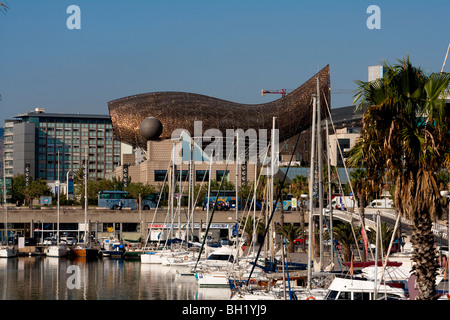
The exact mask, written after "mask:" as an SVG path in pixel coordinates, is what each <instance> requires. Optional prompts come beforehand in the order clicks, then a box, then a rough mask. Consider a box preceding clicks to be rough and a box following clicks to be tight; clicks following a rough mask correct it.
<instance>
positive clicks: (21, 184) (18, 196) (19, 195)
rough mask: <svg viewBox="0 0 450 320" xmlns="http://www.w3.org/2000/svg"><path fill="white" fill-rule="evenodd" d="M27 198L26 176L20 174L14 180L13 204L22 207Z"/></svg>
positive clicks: (12, 190)
mask: <svg viewBox="0 0 450 320" xmlns="http://www.w3.org/2000/svg"><path fill="white" fill-rule="evenodd" d="M25 197H26V196H25V175H24V174H19V175H17V176H15V177H14V178H13V179H12V189H11V202H12V203H16V204H18V205H19V206H21V205H22V204H23V203H24V202H25Z"/></svg>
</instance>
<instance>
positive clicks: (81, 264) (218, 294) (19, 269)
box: [0, 256, 229, 300]
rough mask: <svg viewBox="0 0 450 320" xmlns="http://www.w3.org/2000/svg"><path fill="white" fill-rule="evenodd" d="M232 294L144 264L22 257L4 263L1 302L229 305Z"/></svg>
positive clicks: (0, 277)
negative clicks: (194, 302) (210, 301)
mask: <svg viewBox="0 0 450 320" xmlns="http://www.w3.org/2000/svg"><path fill="white" fill-rule="evenodd" d="M227 298H229V290H228V289H202V288H198V285H197V283H196V280H195V278H194V277H193V276H181V275H180V272H179V271H177V269H175V268H173V267H166V266H161V265H151V264H141V263H140V261H128V260H125V261H124V260H115V259H103V260H102V259H99V260H93V261H90V260H86V259H83V258H76V259H68V258H52V257H42V256H35V257H18V258H13V259H0V299H1V300H195V299H198V300H206V299H227Z"/></svg>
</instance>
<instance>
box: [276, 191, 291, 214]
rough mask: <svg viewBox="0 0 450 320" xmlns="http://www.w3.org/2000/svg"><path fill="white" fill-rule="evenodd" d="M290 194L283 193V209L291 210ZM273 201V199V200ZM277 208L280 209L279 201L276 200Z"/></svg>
mask: <svg viewBox="0 0 450 320" xmlns="http://www.w3.org/2000/svg"><path fill="white" fill-rule="evenodd" d="M292 198H293V196H292V194H285V195H283V210H287V211H290V210H292ZM273 202H275V200H274V201H273ZM276 209H277V210H281V203H280V202H277V208H276Z"/></svg>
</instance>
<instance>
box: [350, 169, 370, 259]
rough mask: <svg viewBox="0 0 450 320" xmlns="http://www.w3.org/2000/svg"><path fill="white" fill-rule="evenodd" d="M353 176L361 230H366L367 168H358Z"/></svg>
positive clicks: (366, 257) (351, 174)
mask: <svg viewBox="0 0 450 320" xmlns="http://www.w3.org/2000/svg"><path fill="white" fill-rule="evenodd" d="M350 177H351V183H352V187H353V191H354V193H355V194H354V196H356V199H358V204H359V219H360V222H361V232H365V230H366V225H365V223H364V214H365V210H364V208H365V207H366V206H367V202H368V201H367V200H368V197H369V187H370V186H369V183H368V181H367V174H366V170H364V169H361V168H356V169H355V170H353V171H352V172H351V173H350ZM365 253H366V254H365V255H364V256H363V260H364V261H367V259H368V258H369V257H368V256H367V255H368V252H365Z"/></svg>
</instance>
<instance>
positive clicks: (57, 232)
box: [56, 149, 61, 245]
mask: <svg viewBox="0 0 450 320" xmlns="http://www.w3.org/2000/svg"><path fill="white" fill-rule="evenodd" d="M56 183H57V184H56V186H57V190H56V191H57V196H56V199H57V200H56V211H57V214H56V220H57V222H56V239H57V243H56V244H57V245H59V244H60V239H59V238H60V237H59V188H60V184H61V183H60V181H59V149H58V180H57V182H56Z"/></svg>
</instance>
